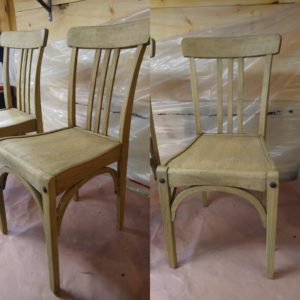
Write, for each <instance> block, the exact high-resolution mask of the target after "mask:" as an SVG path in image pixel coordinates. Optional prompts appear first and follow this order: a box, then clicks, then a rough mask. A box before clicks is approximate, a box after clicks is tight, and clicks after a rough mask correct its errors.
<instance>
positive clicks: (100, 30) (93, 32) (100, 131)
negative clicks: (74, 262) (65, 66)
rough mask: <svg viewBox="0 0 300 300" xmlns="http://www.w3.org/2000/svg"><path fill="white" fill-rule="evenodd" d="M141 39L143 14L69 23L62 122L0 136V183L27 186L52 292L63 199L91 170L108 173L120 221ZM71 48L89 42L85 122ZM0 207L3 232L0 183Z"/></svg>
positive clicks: (145, 32) (145, 35) (145, 33)
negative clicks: (79, 120) (114, 124)
mask: <svg viewBox="0 0 300 300" xmlns="http://www.w3.org/2000/svg"><path fill="white" fill-rule="evenodd" d="M148 43H149V22H148V21H146V20H142V21H141V20H140V21H134V22H128V23H122V24H117V25H106V26H93V27H78V28H72V29H71V30H70V31H69V33H68V45H69V46H70V47H71V48H72V54H71V67H70V82H69V99H68V125H69V127H68V128H65V129H61V130H56V131H53V132H49V133H45V134H40V135H36V136H25V137H17V138H9V139H5V140H2V141H0V161H1V163H3V164H4V167H3V168H2V169H1V170H0V186H1V181H2V179H3V178H4V177H5V176H6V174H8V173H9V174H14V175H15V176H16V177H17V178H19V179H20V181H21V182H22V183H23V184H24V186H25V187H26V188H27V189H28V191H29V192H30V193H31V195H32V197H33V199H34V200H35V202H36V203H37V206H38V207H39V210H40V212H41V214H42V218H43V225H44V231H45V238H46V244H47V249H48V264H49V275H50V286H51V289H52V291H53V292H57V291H58V290H59V261H58V246H57V237H58V234H59V231H60V227H61V223H62V218H63V215H64V212H65V210H66V207H67V205H68V203H69V202H70V200H71V199H72V197H73V195H74V194H75V193H76V191H77V190H78V189H79V188H80V186H82V185H83V184H84V183H85V182H87V181H88V180H89V179H91V178H92V177H94V176H97V175H99V174H102V173H109V174H110V175H112V177H113V179H114V182H115V187H116V188H117V194H118V195H117V198H118V201H117V219H118V221H117V223H118V227H119V228H120V229H122V227H123V220H124V201H125V192H126V172H127V157H128V143H129V133H130V122H131V113H132V107H133V99H134V94H135V88H136V83H137V78H138V74H139V69H140V65H141V63H142V60H143V56H144V52H145V49H146V46H147V44H148ZM129 48H132V49H133V51H135V52H134V58H133V59H132V61H131V63H130V64H128V77H127V78H126V80H125V81H126V84H127V87H126V90H125V92H124V98H123V103H122V110H121V115H120V125H119V128H120V130H119V137H118V138H114V137H111V136H110V135H109V134H108V129H109V125H110V106H111V100H112V92H113V87H114V81H115V75H116V71H117V67H118V61H119V57H120V54H121V52H122V51H123V49H129ZM79 49H95V57H94V64H93V67H92V70H91V78H90V85H89V87H90V88H89V97H88V106H87V118H86V125H85V128H80V127H78V126H76V105H75V104H76V100H75V98H76V67H77V58H78V52H79ZM102 56H103V57H102ZM96 90H97V95H95V91H96ZM104 95H105V97H104ZM94 98H96V100H95V101H94ZM94 103H95V105H94ZM100 121H102V122H100ZM100 125H101V126H100ZM113 162H117V171H115V170H114V169H113V168H111V167H109V166H108V165H110V164H111V163H113ZM61 193H63V195H62V197H61V198H60V202H59V204H58V205H57V206H56V196H57V195H59V194H61ZM0 213H1V214H0V215H1V229H2V232H3V233H4V234H6V233H7V225H6V217H5V210H4V202H3V194H2V189H0Z"/></svg>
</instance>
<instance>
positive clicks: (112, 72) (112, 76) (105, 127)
mask: <svg viewBox="0 0 300 300" xmlns="http://www.w3.org/2000/svg"><path fill="white" fill-rule="evenodd" d="M119 57H120V49H115V50H114V52H113V57H112V62H111V66H110V71H109V75H108V82H107V90H106V103H105V108H104V114H103V127H102V130H101V133H102V134H104V135H107V132H108V123H109V113H110V106H111V99H112V92H113V87H114V83H115V77H116V71H117V66H118V61H119Z"/></svg>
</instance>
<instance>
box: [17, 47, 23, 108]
mask: <svg viewBox="0 0 300 300" xmlns="http://www.w3.org/2000/svg"><path fill="white" fill-rule="evenodd" d="M20 52H21V53H20V57H19V63H18V74H17V108H18V109H19V110H22V82H21V80H22V79H21V74H22V63H23V55H24V49H22V50H20Z"/></svg>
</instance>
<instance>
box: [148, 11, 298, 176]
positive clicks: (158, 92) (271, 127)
mask: <svg viewBox="0 0 300 300" xmlns="http://www.w3.org/2000/svg"><path fill="white" fill-rule="evenodd" d="M299 18H300V6H299V5H288V6H280V9H276V10H275V9H274V12H273V13H270V14H267V15H265V16H264V15H261V16H260V18H259V19H258V20H255V21H254V22H253V19H251V21H249V20H244V21H241V20H239V21H238V22H237V21H233V22H232V23H230V24H226V25H222V26H220V25H219V26H218V27H214V28H210V29H209V30H202V31H197V32H192V33H189V34H186V35H184V36H180V37H175V38H173V39H169V40H164V41H160V42H157V49H156V50H157V52H156V56H155V58H153V59H152V61H151V99H152V106H153V112H154V122H155V127H156V132H157V138H158V143H159V150H160V154H161V156H162V159H163V160H164V159H167V158H170V157H171V156H172V155H174V154H175V153H177V152H178V151H180V150H182V149H183V148H184V147H185V146H186V145H188V144H189V143H190V142H191V140H192V139H193V137H194V135H195V129H194V115H193V107H192V105H193V104H192V100H191V99H192V95H191V87H190V70H189V62H188V59H186V58H184V57H183V56H182V52H181V45H180V44H181V40H182V38H183V37H186V36H234V35H236V36H238V35H253V34H261V33H280V34H281V35H282V38H283V41H282V47H281V52H280V54H279V55H277V56H275V57H274V61H273V69H272V78H271V86H270V97H269V100H270V102H269V110H268V121H267V122H268V125H267V126H268V127H267V144H268V147H269V150H270V152H271V155H272V157H273V158H274V160H275V162H276V164H277V166H278V168H279V170H280V174H281V178H283V179H295V177H296V176H297V172H298V168H299V163H300V135H299V128H300V84H299V82H300V78H299V77H300V76H299V70H300V44H299V39H298V37H299V34H300V23H299ZM233 20H234V19H233ZM261 65H262V64H261V61H260V59H257V58H255V59H246V61H245V103H244V128H245V131H246V132H255V131H256V129H257V128H258V119H259V118H258V117H259V115H258V113H259V105H260V93H261V83H260V82H261V79H262V77H260V76H257V74H260V73H262V72H261V71H263V70H262V66H261ZM236 69H237V65H235V66H234V70H235V71H236ZM197 71H198V78H199V82H198V83H199V93H200V111H201V114H202V118H201V120H202V127H203V129H204V130H205V131H209V132H216V126H217V120H216V119H217V118H216V100H215V99H216V91H217V89H216V80H215V78H216V66H215V63H213V62H212V61H208V60H198V62H197ZM226 75H227V74H226V68H224V72H223V77H224V79H225V83H224V89H223V90H224V91H226V77H227V76H226ZM225 95H226V94H225ZM225 99H226V98H225ZM225 103H226V101H225ZM224 112H226V106H225V105H224ZM224 115H225V117H224V119H225V120H226V113H224ZM235 118H236V117H235ZM224 124H226V122H225V123H224ZM234 124H236V120H235V119H234ZM225 128H226V126H225Z"/></svg>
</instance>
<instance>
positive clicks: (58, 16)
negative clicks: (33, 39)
mask: <svg viewBox="0 0 300 300" xmlns="http://www.w3.org/2000/svg"><path fill="white" fill-rule="evenodd" d="M14 2H15V8H16V16H17V28H18V30H30V29H36V28H41V27H46V28H49V30H50V36H49V40H50V41H51V40H57V39H64V38H66V34H67V32H68V30H69V28H71V27H74V26H83V25H97V24H101V23H104V22H107V21H110V20H113V19H116V18H120V17H123V16H127V15H129V14H131V13H134V12H136V11H139V10H142V9H146V8H149V1H148V0H121V1H118V0H53V7H52V9H53V21H52V22H49V20H48V13H47V12H46V10H45V9H44V8H42V7H41V5H40V4H39V3H38V2H37V1H35V0H14Z"/></svg>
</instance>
